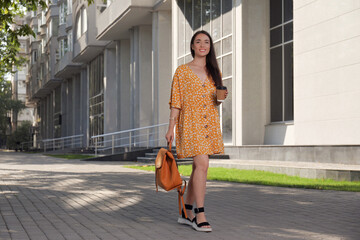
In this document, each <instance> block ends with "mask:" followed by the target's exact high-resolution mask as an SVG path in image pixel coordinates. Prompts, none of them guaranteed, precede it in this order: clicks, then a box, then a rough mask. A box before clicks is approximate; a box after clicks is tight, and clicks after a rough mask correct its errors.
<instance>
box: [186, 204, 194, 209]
mask: <svg viewBox="0 0 360 240" xmlns="http://www.w3.org/2000/svg"><path fill="white" fill-rule="evenodd" d="M185 209H187V210H192V209H193V205H190V204H185Z"/></svg>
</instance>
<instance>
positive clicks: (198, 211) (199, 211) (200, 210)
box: [194, 207, 205, 214]
mask: <svg viewBox="0 0 360 240" xmlns="http://www.w3.org/2000/svg"><path fill="white" fill-rule="evenodd" d="M194 212H195V213H196V214H198V213H202V212H205V209H204V207H201V208H195V209H194Z"/></svg>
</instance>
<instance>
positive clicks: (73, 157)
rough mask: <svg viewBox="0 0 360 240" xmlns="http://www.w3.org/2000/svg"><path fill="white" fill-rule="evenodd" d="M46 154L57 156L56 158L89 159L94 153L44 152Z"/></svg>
mask: <svg viewBox="0 0 360 240" xmlns="http://www.w3.org/2000/svg"><path fill="white" fill-rule="evenodd" d="M44 155H45V156H49V157H55V158H66V159H87V158H92V157H94V156H92V155H83V154H44Z"/></svg>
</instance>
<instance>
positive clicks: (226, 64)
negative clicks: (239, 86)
mask: <svg viewBox="0 0 360 240" xmlns="http://www.w3.org/2000/svg"><path fill="white" fill-rule="evenodd" d="M222 66H223V68H222V76H223V78H225V77H229V76H231V75H232V54H229V55H226V56H225V57H223V61H222Z"/></svg>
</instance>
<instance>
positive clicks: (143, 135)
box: [90, 123, 169, 155]
mask: <svg viewBox="0 0 360 240" xmlns="http://www.w3.org/2000/svg"><path fill="white" fill-rule="evenodd" d="M168 125H169V124H168V123H163V124H158V125H153V126H148V127H141V128H134V129H129V130H123V131H119V132H113V133H106V134H101V135H96V136H92V137H91V144H90V145H91V146H93V147H94V148H95V155H98V152H105V151H109V152H110V150H111V154H114V153H115V150H116V152H129V151H131V150H132V149H142V148H149V147H157V146H166V144H167V143H166V139H165V134H166V131H167V126H168Z"/></svg>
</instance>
